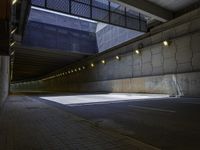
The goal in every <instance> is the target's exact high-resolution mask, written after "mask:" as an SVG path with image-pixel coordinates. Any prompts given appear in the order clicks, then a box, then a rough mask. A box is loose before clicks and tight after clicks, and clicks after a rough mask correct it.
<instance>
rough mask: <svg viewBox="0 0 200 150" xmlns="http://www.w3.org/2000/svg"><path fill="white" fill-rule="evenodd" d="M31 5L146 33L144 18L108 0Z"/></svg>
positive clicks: (35, 0)
mask: <svg viewBox="0 0 200 150" xmlns="http://www.w3.org/2000/svg"><path fill="white" fill-rule="evenodd" d="M32 5H33V6H36V7H41V8H45V9H49V10H54V11H57V12H62V13H66V14H70V15H74V16H79V17H83V18H87V19H91V20H95V21H99V22H104V23H107V24H112V25H116V26H120V27H124V28H128V29H133V30H137V31H142V32H146V31H147V23H146V20H145V19H144V16H142V15H140V14H139V13H137V12H135V11H133V10H130V9H128V8H126V7H125V6H122V5H120V4H117V3H114V2H110V1H108V0H32Z"/></svg>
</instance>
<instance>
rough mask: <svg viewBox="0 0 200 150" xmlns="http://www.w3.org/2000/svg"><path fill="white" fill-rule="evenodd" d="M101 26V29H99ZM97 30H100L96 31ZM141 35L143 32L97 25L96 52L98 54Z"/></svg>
mask: <svg viewBox="0 0 200 150" xmlns="http://www.w3.org/2000/svg"><path fill="white" fill-rule="evenodd" d="M101 26H103V27H102V28H101ZM98 28H100V29H99V30H98ZM142 34H143V32H138V31H134V30H129V29H125V28H122V27H117V26H113V25H104V24H102V23H98V24H97V32H96V37H97V45H98V50H99V52H103V51H105V50H107V49H109V48H111V47H114V46H116V45H119V44H121V43H123V42H126V41H128V40H130V39H133V38H135V37H138V36H140V35H142Z"/></svg>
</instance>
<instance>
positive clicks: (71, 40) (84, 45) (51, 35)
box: [23, 21, 98, 54]
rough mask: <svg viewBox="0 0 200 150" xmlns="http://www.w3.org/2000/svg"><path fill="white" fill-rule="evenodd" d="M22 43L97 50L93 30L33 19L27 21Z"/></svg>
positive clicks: (89, 51) (87, 50)
mask: <svg viewBox="0 0 200 150" xmlns="http://www.w3.org/2000/svg"><path fill="white" fill-rule="evenodd" d="M23 45H25V46H29V47H36V48H48V49H50V50H51V49H52V50H55V49H58V50H64V51H72V52H78V53H86V54H87V53H88V54H95V53H97V52H98V48H97V41H96V33H95V32H88V31H82V30H75V29H73V28H67V27H60V26H55V25H49V24H44V23H39V22H34V21H29V22H28V23H27V26H26V30H25V34H24V38H23Z"/></svg>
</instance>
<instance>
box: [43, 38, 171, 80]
mask: <svg viewBox="0 0 200 150" xmlns="http://www.w3.org/2000/svg"><path fill="white" fill-rule="evenodd" d="M162 43H163V46H170V44H171V41H169V40H165V41H163V42H162ZM139 47H140V48H138V49H135V50H134V53H135V54H137V55H140V54H141V49H142V47H141V46H139ZM115 59H116V60H118V61H120V59H121V57H120V56H119V55H117V56H115ZM101 63H102V64H104V65H105V64H106V60H105V59H102V60H101ZM88 66H90V67H91V68H94V67H95V63H94V62H91V63H90V65H88ZM85 69H86V66H82V67H77V68H74V69H68V70H67V71H66V72H63V73H59V74H57V75H53V76H50V77H47V78H44V79H42V80H43V81H44V80H49V79H53V78H57V77H61V76H64V75H69V74H72V73H76V72H79V71H82V70H85Z"/></svg>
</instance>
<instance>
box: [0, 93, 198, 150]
mask: <svg viewBox="0 0 200 150" xmlns="http://www.w3.org/2000/svg"><path fill="white" fill-rule="evenodd" d="M73 100H74V101H73ZM115 100H116V101H115ZM199 100H200V99H192V98H167V97H166V95H141V94H93V95H88V94H84V95H62V96H56V95H54V96H49V95H46V96H45V95H43V96H38V95H37V96H33V95H32V96H19V95H18V96H14V95H13V96H10V97H9V99H8V100H7V102H6V103H5V107H4V110H3V112H2V113H1V116H0V149H2V150H24V149H25V150H46V149H48V150H57V149H59V150H61V149H62V150H68V149H69V150H75V149H76V150H77V149H80V150H85V149H91V150H94V149H95V150H96V149H99V150H106V149H108V150H110V149H111V150H112V149H113V150H118V149H119V150H123V149H124V150H129V149H130V150H135V149H136V150H137V149H140V150H143V149H144V150H151V149H164V150H168V149H169V150H179V149H180V150H193V149H195V150H196V149H199V148H200V144H199V140H200V118H199V117H198V116H199V114H200V101H199ZM102 101H103V102H102Z"/></svg>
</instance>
